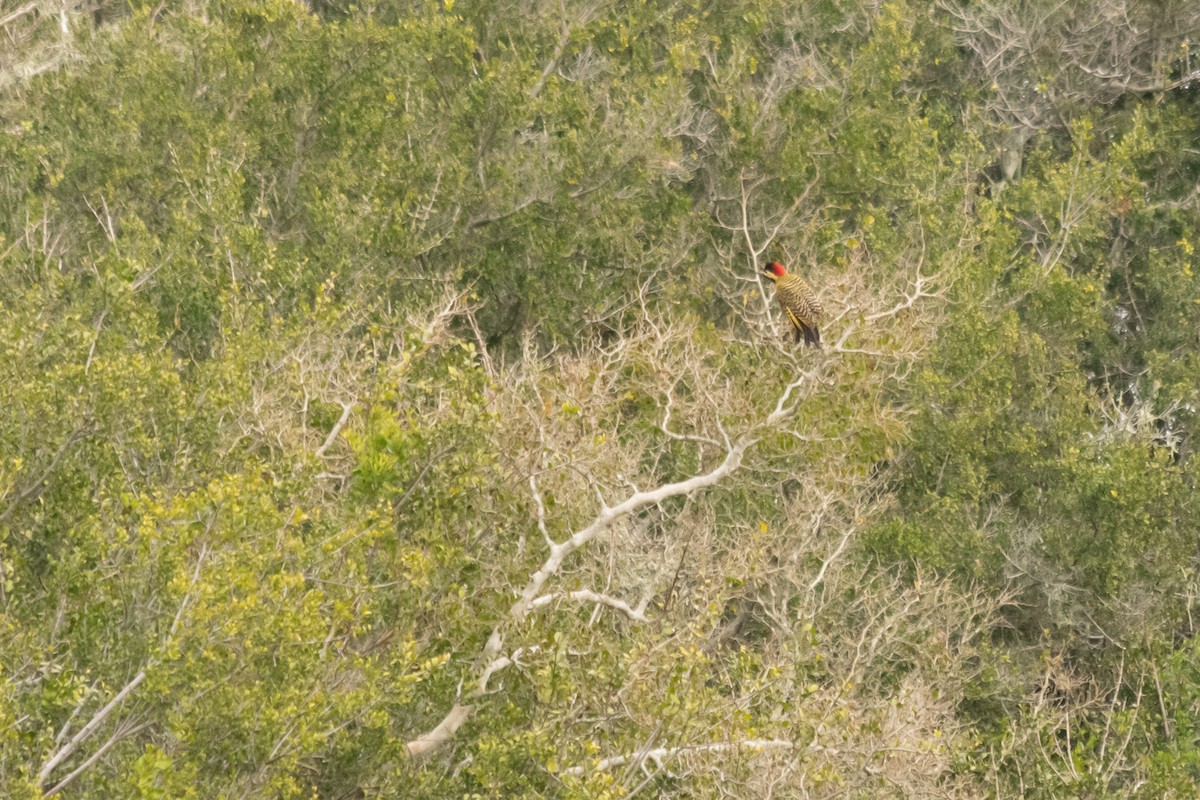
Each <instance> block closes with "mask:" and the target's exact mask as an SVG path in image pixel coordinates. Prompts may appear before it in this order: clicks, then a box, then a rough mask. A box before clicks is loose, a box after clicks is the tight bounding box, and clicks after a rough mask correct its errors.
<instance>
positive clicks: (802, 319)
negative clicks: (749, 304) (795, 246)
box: [763, 261, 822, 347]
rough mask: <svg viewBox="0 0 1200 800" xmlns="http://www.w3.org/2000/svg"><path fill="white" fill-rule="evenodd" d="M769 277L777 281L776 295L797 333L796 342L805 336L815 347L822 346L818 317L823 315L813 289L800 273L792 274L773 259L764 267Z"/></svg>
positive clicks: (806, 340)
mask: <svg viewBox="0 0 1200 800" xmlns="http://www.w3.org/2000/svg"><path fill="white" fill-rule="evenodd" d="M763 272H765V273H767V277H768V278H770V279H771V280H773V281H775V296H776V297H778V298H779V306H780V308H782V309H783V315H784V316H785V317H787V319H788V322H790V323H791V325H792V330H793V331H794V332H795V335H796V342H797V343H799V341H800V339H801V338H803V339H804V341H805V342H806V343H807V344H810V345H812V346H813V347H820V346H821V333H820V331H818V330H817V319H818V318H820V316H821V313H822V311H821V304H820V303H819V302H817V298H815V297H813V293H812V289H810V288H808V284H807V283H805V282H804V279H803V278H801V277H800V276H799V275H792V274H790V273H788V271H787V270H786V269H784V268H783V264H780V263H779V262H778V261H772V262H770V263H769V264H767V265H766V266H765V267H763Z"/></svg>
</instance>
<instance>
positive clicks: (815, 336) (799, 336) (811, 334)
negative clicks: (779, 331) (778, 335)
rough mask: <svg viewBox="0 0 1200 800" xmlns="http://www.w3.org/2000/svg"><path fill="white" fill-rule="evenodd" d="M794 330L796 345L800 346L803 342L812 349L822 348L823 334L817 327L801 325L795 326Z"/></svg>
mask: <svg viewBox="0 0 1200 800" xmlns="http://www.w3.org/2000/svg"><path fill="white" fill-rule="evenodd" d="M792 330H793V331H794V332H795V339H794V341H795V343H796V344H800V342H801V341H803V342H804V343H805V344H806V345H809V346H810V347H820V346H821V332H820V331H819V330H817V327H816V326H815V325H805V324H804V323H800V324H799V325H795V326H793V327H792Z"/></svg>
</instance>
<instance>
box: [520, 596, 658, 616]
mask: <svg viewBox="0 0 1200 800" xmlns="http://www.w3.org/2000/svg"><path fill="white" fill-rule="evenodd" d="M555 600H582V601H584V602H587V603H597V604H599V605H602V606H608V607H609V608H611V609H614V610H616V611H620V612H621V613H622V614H624V615H625V616H627V617H629V618H630V619H632V620H636V621H637V622H649V621H650V620H648V619H647V618H646V608H645V607H646V605H647V602H646V601H643V602H642V603H639V604H638V607H637V608H634V607H633V606H631V605H629V603H626V602H625V601H624V600H621V599H619V598H616V597H611V596H609V595H606V594H601V593H599V592H593V591H592V590H591V589H579V590H576V591H574V592H551V593H550V594H544V595H542V596H541V597H536V598H534V599H533V601H532V602H531V603H530V604H529V610H530V611H533V610H536V609H539V608H542V607H544V606H548V605H550V604H551V603H553V602H554V601H555ZM647 600H648V598H647Z"/></svg>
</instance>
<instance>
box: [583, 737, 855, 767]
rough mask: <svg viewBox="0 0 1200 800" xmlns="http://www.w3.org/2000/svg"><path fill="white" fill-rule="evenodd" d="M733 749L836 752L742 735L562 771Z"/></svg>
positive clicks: (641, 753) (818, 747) (656, 750)
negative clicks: (736, 737)
mask: <svg viewBox="0 0 1200 800" xmlns="http://www.w3.org/2000/svg"><path fill="white" fill-rule="evenodd" d="M736 750H807V751H811V752H825V753H831V754H836V753H837V751H836V750H831V749H830V748H827V747H822V746H821V745H807V746H806V745H798V744H796V743H795V742H789V741H787V740H786V739H745V740H743V741H740V742H709V743H707V744H692V745H682V746H680V747H656V748H654V749H653V750H645V751H642V752H639V753H635V754H633V755H622V756H611V757H609V758H605V759H601V760H600V761H597V762H596V763H595V764H594V765H592V766H591V767H570V768H568V769H565V770H563V772H562V774H563V775H576V776H578V775H585V774H587V773H588V772H601V771H604V770H608V769H612V768H613V767H623V766H625V765H626V764H630V763H633V764H636V765H641V764H642V763H643V762H645V761H653V762H655V763H658V762H660V761H664V760H666V759H668V758H674V757H676V756H680V755H686V754H688V753H728V752H732V751H736Z"/></svg>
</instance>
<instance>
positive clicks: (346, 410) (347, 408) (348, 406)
mask: <svg viewBox="0 0 1200 800" xmlns="http://www.w3.org/2000/svg"><path fill="white" fill-rule="evenodd" d="M339 405H341V407H342V416H341V417H340V418H338V421H337V422H335V423H334V425H333V429H332V430H331V431H329V435H328V436H326V437H325V442H324V444H322V445H321V446H320V447H318V448H317V458H321V457H322V456H324V455H325V451H326V450H328V449H329V448H330V447H332V446H333V442H334V440H335V439H337V435H338V434H339V433H341V430H342V426H343V425H345V424H346V420H348V419H350V412H351V411H353V410H354V403H340V404H339Z"/></svg>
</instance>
